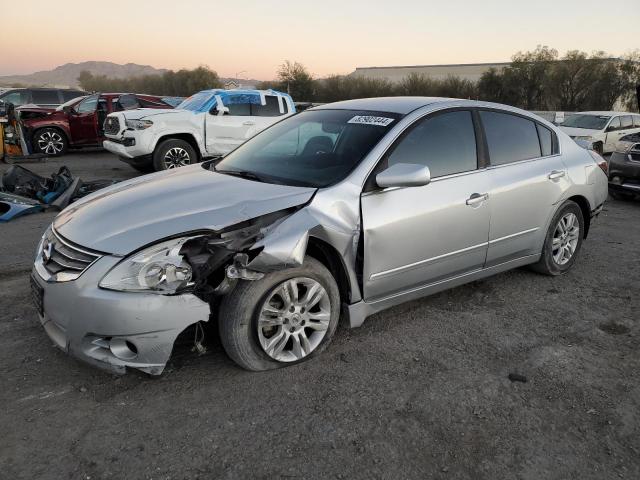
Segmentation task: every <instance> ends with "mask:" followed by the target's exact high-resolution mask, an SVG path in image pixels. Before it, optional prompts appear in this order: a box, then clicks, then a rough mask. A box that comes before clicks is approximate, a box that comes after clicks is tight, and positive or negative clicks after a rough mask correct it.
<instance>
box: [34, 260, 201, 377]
mask: <svg viewBox="0 0 640 480" xmlns="http://www.w3.org/2000/svg"><path fill="white" fill-rule="evenodd" d="M120 260H121V258H119V257H114V256H110V255H105V256H103V257H101V258H99V259H98V260H96V261H95V262H94V263H93V264H92V265H91V266H89V267H88V268H87V269H86V270H85V271H84V273H82V275H81V276H80V277H79V278H77V279H76V280H73V281H68V282H56V281H47V278H48V272H47V270H46V269H45V268H44V265H43V263H42V259H41V257H40V255H39V256H38V258H37V259H36V263H35V264H34V267H33V271H32V283H33V285H32V289H33V290H34V295H36V296H37V297H38V298H39V300H38V299H36V304H38V303H39V302H41V304H42V309H41V312H40V313H39V318H40V322H41V323H42V325H43V327H44V329H45V331H46V332H47V335H49V338H51V340H53V342H54V343H55V344H56V346H58V347H59V348H60V349H62V350H63V351H65V352H66V353H68V354H70V355H72V356H74V357H76V358H78V359H80V360H82V361H84V362H87V363H90V364H92V365H94V366H96V367H99V368H102V369H105V370H107V371H110V372H112V373H119V374H122V373H125V372H126V367H131V368H137V369H139V370H142V371H144V372H146V373H149V374H152V375H159V374H161V373H162V371H163V370H164V367H165V365H166V363H167V361H168V360H169V357H170V356H171V351H172V349H173V344H174V342H175V340H176V338H177V336H178V335H179V334H180V333H181V332H182V331H183V330H184V329H185V328H187V327H188V326H190V325H192V324H194V323H197V322H199V321H208V320H209V313H210V309H209V305H208V304H207V303H206V302H204V301H202V300H200V299H199V298H198V297H196V296H195V295H193V294H182V295H174V296H167V295H156V294H145V293H126V292H116V291H111V290H105V289H101V288H99V287H98V283H99V282H100V280H101V279H102V277H103V276H104V275H105V273H106V272H108V271H109V270H110V269H111V268H112V267H113V266H114V265H115V264H116V263H118V262H119V261H120Z"/></svg>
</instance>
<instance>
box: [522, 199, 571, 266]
mask: <svg viewBox="0 0 640 480" xmlns="http://www.w3.org/2000/svg"><path fill="white" fill-rule="evenodd" d="M583 232H584V217H583V216H582V210H581V209H580V207H579V206H578V204H577V203H575V202H573V201H571V200H568V201H566V202H565V203H564V204H563V205H562V206H561V207H560V208H559V209H558V211H557V212H556V214H555V215H554V217H553V219H552V220H551V225H550V226H549V230H548V231H547V236H546V238H545V242H544V246H543V248H542V256H541V257H540V260H538V262H537V263H535V264H534V265H532V268H533V269H534V270H535V271H537V272H539V273H543V274H545V275H561V274H563V273H565V272H566V271H568V270H569V269H570V268H571V267H572V266H573V264H574V262H575V261H576V257H577V256H578V252H579V251H580V247H581V246H582V240H583V237H584V235H583Z"/></svg>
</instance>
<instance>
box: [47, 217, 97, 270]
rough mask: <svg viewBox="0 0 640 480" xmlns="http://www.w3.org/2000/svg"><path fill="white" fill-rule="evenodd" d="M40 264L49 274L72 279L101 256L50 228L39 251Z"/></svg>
mask: <svg viewBox="0 0 640 480" xmlns="http://www.w3.org/2000/svg"><path fill="white" fill-rule="evenodd" d="M39 253H40V256H41V257H42V264H43V265H44V268H45V269H46V270H47V272H49V273H50V274H51V275H53V276H55V277H56V278H62V277H64V279H65V280H74V279H76V278H78V277H79V276H80V275H81V274H82V272H84V271H85V270H86V269H87V267H88V266H89V265H91V264H92V263H93V262H95V261H96V260H97V259H98V258H100V257H101V254H100V253H98V252H93V251H91V250H87V249H86V248H82V247H79V246H78V245H75V244H73V243H72V242H70V241H69V240H65V239H63V238H62V237H61V236H60V234H58V233H56V232H55V231H54V230H53V228H50V229H49V230H47V232H46V233H45V238H44V240H43V241H42V247H41V251H40V252H39Z"/></svg>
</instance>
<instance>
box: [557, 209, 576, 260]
mask: <svg viewBox="0 0 640 480" xmlns="http://www.w3.org/2000/svg"><path fill="white" fill-rule="evenodd" d="M579 238H580V222H579V221H578V217H577V216H576V215H575V214H574V213H567V214H566V215H564V216H562V217H561V218H560V220H559V221H558V224H557V225H556V229H555V231H554V232H553V242H552V244H551V253H552V255H553V260H554V261H555V262H556V263H557V264H558V265H566V264H567V263H568V262H569V260H571V257H573V254H574V253H575V251H576V248H577V246H578V240H579Z"/></svg>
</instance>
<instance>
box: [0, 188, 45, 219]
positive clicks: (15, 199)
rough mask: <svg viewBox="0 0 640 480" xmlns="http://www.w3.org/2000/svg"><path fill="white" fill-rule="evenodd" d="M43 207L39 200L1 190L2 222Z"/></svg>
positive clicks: (0, 209) (37, 210) (40, 209)
mask: <svg viewBox="0 0 640 480" xmlns="http://www.w3.org/2000/svg"><path fill="white" fill-rule="evenodd" d="M43 208H44V207H43V206H42V204H41V203H40V202H38V201H37V200H32V199H30V198H25V197H21V196H20V195H13V194H12V193H6V192H0V222H8V221H9V220H12V219H14V218H16V217H19V216H21V215H26V214H28V213H35V212H40V211H42V210H43Z"/></svg>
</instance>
